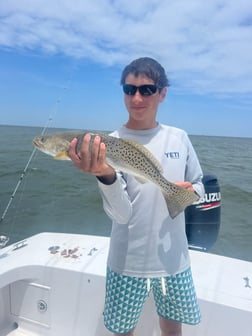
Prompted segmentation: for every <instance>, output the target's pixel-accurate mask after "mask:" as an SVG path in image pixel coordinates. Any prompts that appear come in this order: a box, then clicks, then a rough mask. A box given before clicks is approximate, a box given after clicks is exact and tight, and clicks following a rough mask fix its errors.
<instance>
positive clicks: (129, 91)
mask: <svg viewBox="0 0 252 336" xmlns="http://www.w3.org/2000/svg"><path fill="white" fill-rule="evenodd" d="M157 89H158V87H157V86H156V85H153V84H145V85H140V86H136V85H132V84H124V85H123V92H124V93H125V94H126V95H128V96H134V95H135V94H136V92H137V91H139V93H140V95H141V96H145V97H146V96H151V95H153V94H155V93H156V92H157Z"/></svg>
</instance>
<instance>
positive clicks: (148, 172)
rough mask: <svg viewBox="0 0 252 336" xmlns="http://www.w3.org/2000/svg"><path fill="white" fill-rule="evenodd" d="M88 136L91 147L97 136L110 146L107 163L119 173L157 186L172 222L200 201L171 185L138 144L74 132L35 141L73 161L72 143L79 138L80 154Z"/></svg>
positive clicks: (46, 150)
mask: <svg viewBox="0 0 252 336" xmlns="http://www.w3.org/2000/svg"><path fill="white" fill-rule="evenodd" d="M86 133H90V134H91V143H92V141H93V139H94V137H95V136H96V135H99V136H100V137H101V141H102V142H103V143H104V144H105V145H106V162H107V163H108V164H109V165H111V166H112V167H113V168H114V169H115V170H116V171H121V172H122V173H127V174H131V175H133V176H134V177H135V178H136V179H137V180H138V181H139V182H141V183H146V182H152V183H155V184H156V185H157V186H158V187H159V188H160V189H161V191H162V193H163V195H164V198H165V200H166V204H167V207H168V210H169V214H170V216H171V217H172V218H175V217H176V216H177V215H178V214H179V213H181V212H182V211H183V210H184V209H185V208H186V207H187V206H188V205H191V204H192V203H194V202H195V201H197V200H198V198H199V197H198V196H197V194H195V193H194V192H192V191H190V190H186V189H183V188H181V187H179V186H177V185H176V184H174V183H172V182H169V181H167V179H166V178H165V177H164V176H163V171H162V167H161V165H160V163H159V162H158V161H157V159H156V158H155V157H154V156H153V154H152V153H151V152H150V151H149V150H148V149H147V148H145V147H144V146H143V145H141V144H139V143H138V142H136V141H133V140H128V139H121V138H116V137H113V136H110V135H108V134H106V133H99V132H95V133H91V132H86V131H73V132H64V133H55V134H49V135H41V136H37V137H36V138H34V139H33V145H34V146H35V147H36V148H38V149H39V150H40V151H42V152H44V153H46V154H48V155H51V156H53V157H54V158H55V159H58V160H70V158H69V156H68V149H69V144H70V142H71V141H72V140H73V139H74V138H78V140H79V141H78V143H77V152H78V151H79V150H80V146H81V143H82V139H83V137H84V136H85V134H86Z"/></svg>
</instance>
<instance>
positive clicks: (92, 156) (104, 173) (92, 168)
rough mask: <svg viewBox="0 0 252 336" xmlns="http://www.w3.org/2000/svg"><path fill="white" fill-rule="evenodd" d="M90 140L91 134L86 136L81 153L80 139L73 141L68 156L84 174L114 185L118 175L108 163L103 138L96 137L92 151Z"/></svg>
mask: <svg viewBox="0 0 252 336" xmlns="http://www.w3.org/2000/svg"><path fill="white" fill-rule="evenodd" d="M90 139H91V135H90V134H86V135H85V136H84V138H83V141H82V144H81V148H80V151H79V152H77V147H76V146H77V142H78V139H77V138H75V139H73V140H72V142H71V144H70V146H69V151H68V155H69V157H70V159H71V160H72V161H73V163H74V164H75V166H76V167H77V168H79V169H80V170H82V171H83V172H85V173H90V174H93V175H95V176H97V177H98V179H99V180H101V181H102V182H103V183H105V184H112V183H113V182H114V181H115V179H116V173H115V170H114V168H112V167H111V166H109V165H108V164H107V163H106V146H105V144H104V143H103V142H101V138H100V137H99V136H96V137H95V138H94V141H93V144H92V146H91V149H90Z"/></svg>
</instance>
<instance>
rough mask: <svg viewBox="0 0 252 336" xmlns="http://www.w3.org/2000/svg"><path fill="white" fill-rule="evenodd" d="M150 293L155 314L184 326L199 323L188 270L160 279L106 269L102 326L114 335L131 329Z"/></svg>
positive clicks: (197, 305)
mask: <svg viewBox="0 0 252 336" xmlns="http://www.w3.org/2000/svg"><path fill="white" fill-rule="evenodd" d="M149 290H152V291H153V295H154V299H155V304H156V309H157V313H158V315H159V316H160V317H163V318H164V319H167V320H172V321H177V322H181V323H186V324H192V325H194V324H198V323H199V322H200V309H199V304H198V301H197V297H196V293H195V288H194V284H193V279H192V273H191V269H190V268H188V269H187V270H186V271H184V272H182V273H179V274H176V275H171V276H167V277H163V278H151V279H147V278H135V277H129V276H125V275H121V274H118V273H116V272H114V271H111V270H110V269H108V270H107V282H106V297H105V308H104V324H105V327H106V328H107V329H108V330H110V331H111V332H113V333H127V332H129V331H131V330H132V329H134V328H135V327H136V325H137V322H138V320H139V317H140V313H141V311H142V308H143V305H144V302H145V300H146V298H147V297H148V294H149Z"/></svg>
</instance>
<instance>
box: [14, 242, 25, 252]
mask: <svg viewBox="0 0 252 336" xmlns="http://www.w3.org/2000/svg"><path fill="white" fill-rule="evenodd" d="M25 246H27V240H26V239H24V240H21V241H20V242H18V243H16V244H15V245H14V246H13V249H12V251H15V250H18V249H20V248H22V247H25Z"/></svg>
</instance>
